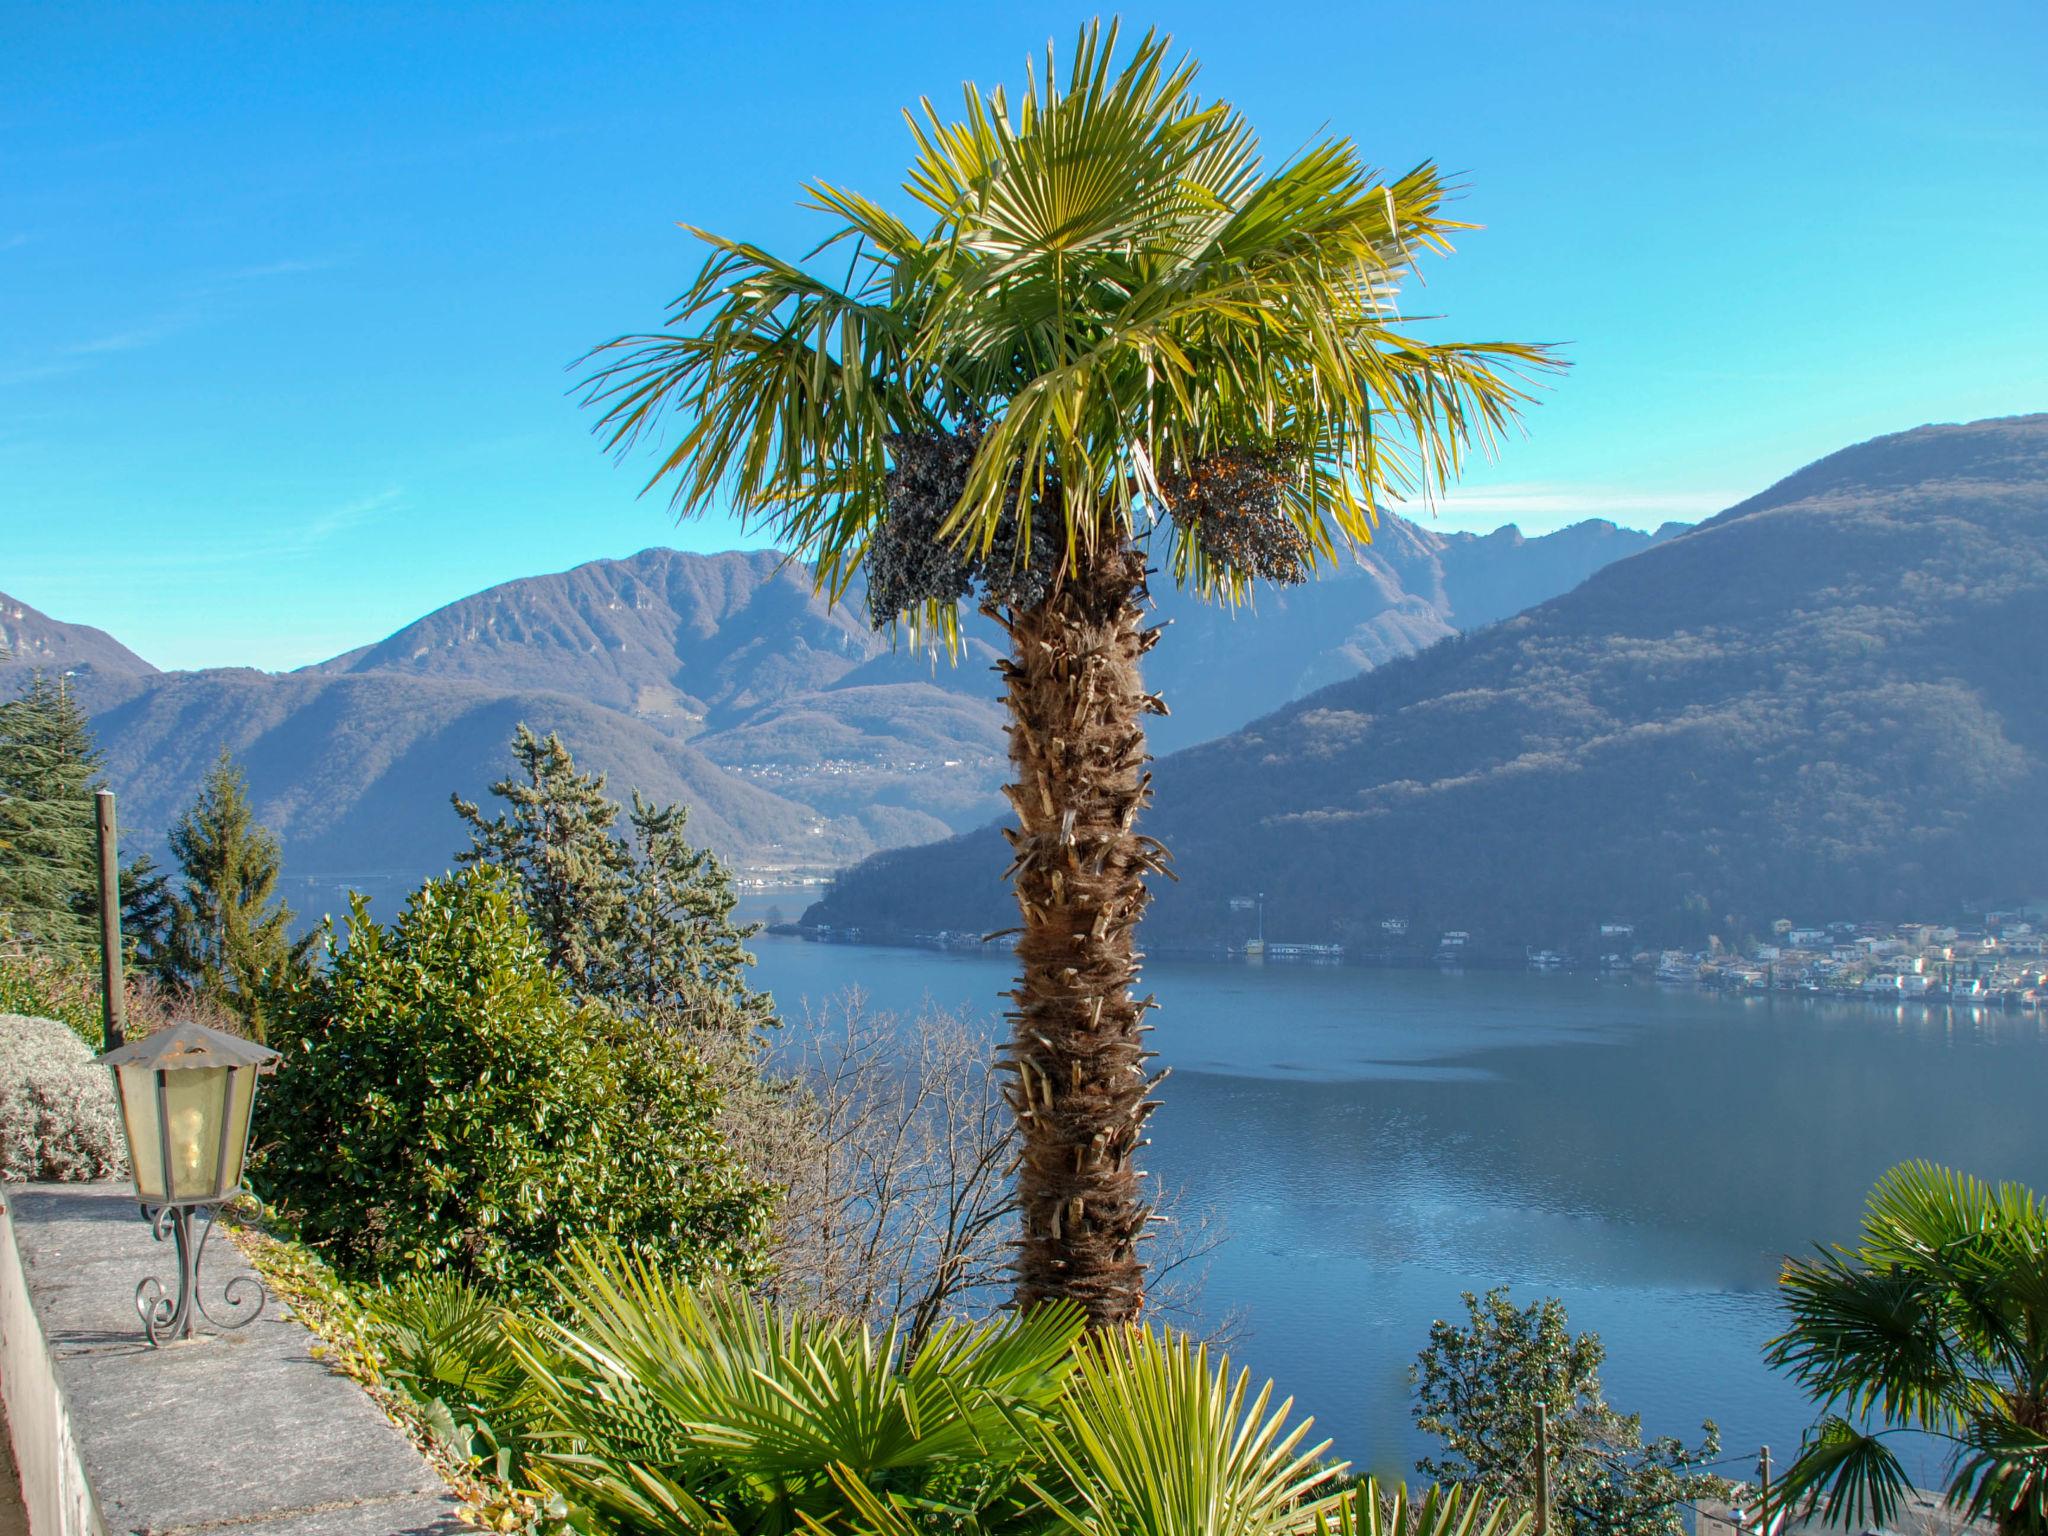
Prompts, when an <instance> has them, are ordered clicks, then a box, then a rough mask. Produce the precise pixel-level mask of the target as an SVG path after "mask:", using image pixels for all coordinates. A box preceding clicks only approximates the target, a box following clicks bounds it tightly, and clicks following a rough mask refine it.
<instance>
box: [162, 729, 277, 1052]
mask: <svg viewBox="0 0 2048 1536" xmlns="http://www.w3.org/2000/svg"><path fill="white" fill-rule="evenodd" d="M170 843H171V853H172V855H173V856H174V857H175V858H176V859H177V861H178V867H179V869H180V871H181V872H182V873H183V876H184V881H183V889H182V890H181V891H180V892H179V893H178V894H177V895H176V896H174V897H172V899H171V907H170V931H169V933H168V935H167V937H166V939H165V943H164V950H163V955H162V958H161V961H160V963H159V965H158V971H159V974H161V975H162V977H163V979H164V980H165V981H167V982H169V983H170V984H172V985H173V986H177V987H182V988H185V989H187V990H189V991H191V992H193V993H196V994H197V995H199V996H201V997H204V998H207V999H208V1000H210V1001H212V1002H216V1003H218V1004H220V1005H221V1006H222V1007H224V1008H226V1009H228V1010H229V1011H231V1012H233V1013H234V1014H236V1015H237V1016H238V1017H240V1018H241V1019H242V1021H243V1022H244V1023H246V1024H247V1025H248V1026H249V1027H250V1029H251V1030H252V1032H253V1033H254V1034H255V1036H256V1038H257V1039H259V1040H260V1039H262V1038H263V1036H264V1025H265V1018H264V1015H265V1008H266V1003H267V999H268V993H269V990H270V988H271V987H272V986H273V985H275V984H276V983H279V982H281V981H283V980H284V979H285V977H286V975H287V973H289V972H290V971H292V970H294V969H296V968H297V967H299V966H300V965H302V964H303V963H304V961H305V957H306V953H307V951H308V950H309V949H310V948H311V945H312V942H313V939H314V937H315V936H314V935H313V934H310V933H309V934H307V935H306V936H305V937H303V938H301V939H300V940H299V941H298V942H297V943H294V942H293V941H292V937H291V923H292V910H291V908H290V907H288V906H286V905H285V904H284V902H283V901H282V900H280V899H279V898H278V895H277V878H278V874H279V871H280V869H281V868H282V865H283V856H282V853H281V851H280V850H279V848H278V842H277V838H276V837H275V836H274V835H272V834H271V832H270V831H269V830H268V829H267V828H265V827H264V826H262V825H261V824H260V823H258V822H257V820H256V818H255V814H254V812H252V811H251V809H250V806H249V784H248V780H247V779H246V778H245V777H244V775H243V773H242V770H241V769H240V767H238V766H237V765H236V763H235V760H234V758H233V757H232V756H230V755H229V753H228V751H227V749H226V748H225V747H223V748H222V749H221V754H220V758H219V760H218V761H216V762H215V764H214V766H213V768H212V770H211V771H210V772H209V773H208V774H207V776H206V781H205V782H204V783H203V784H202V785H201V786H200V789H199V798H198V799H197V800H196V801H194V802H193V804H192V807H191V808H190V809H189V810H187V811H186V812H185V814H184V815H183V816H181V817H179V818H178V824H177V825H176V826H175V827H173V828H172V829H171V837H170Z"/></svg>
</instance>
